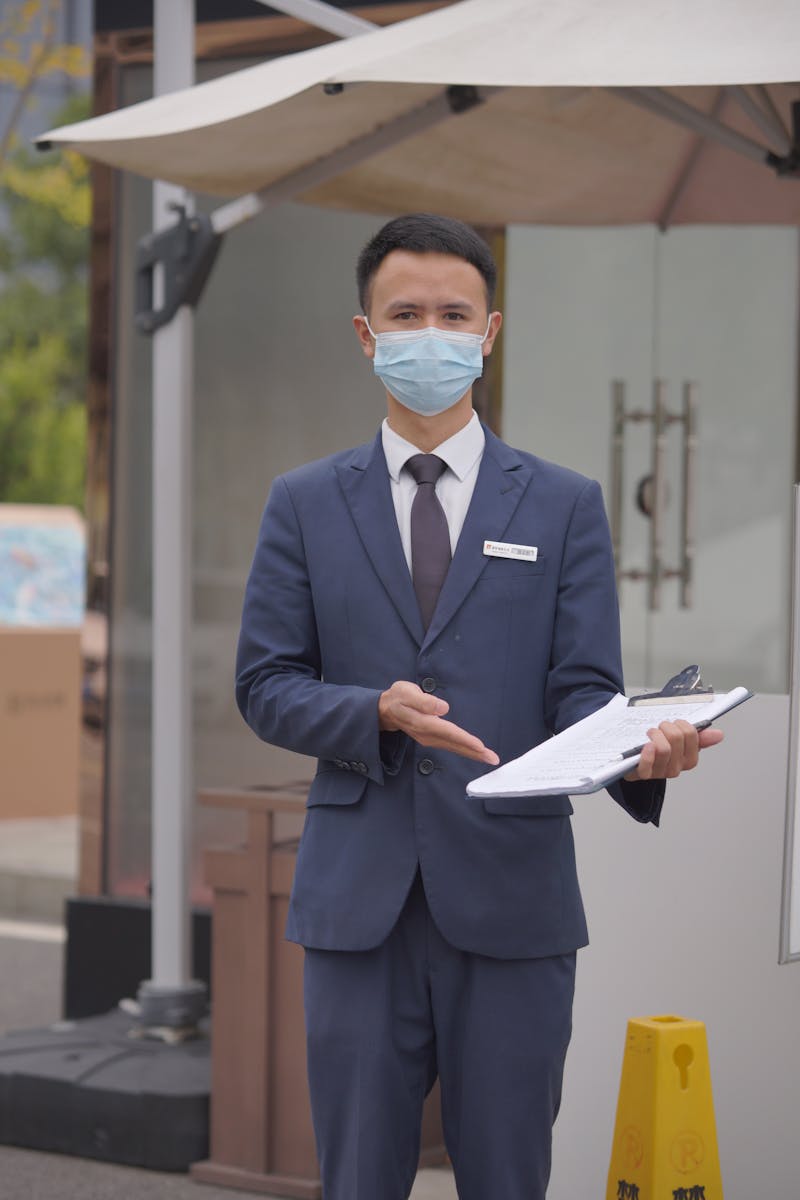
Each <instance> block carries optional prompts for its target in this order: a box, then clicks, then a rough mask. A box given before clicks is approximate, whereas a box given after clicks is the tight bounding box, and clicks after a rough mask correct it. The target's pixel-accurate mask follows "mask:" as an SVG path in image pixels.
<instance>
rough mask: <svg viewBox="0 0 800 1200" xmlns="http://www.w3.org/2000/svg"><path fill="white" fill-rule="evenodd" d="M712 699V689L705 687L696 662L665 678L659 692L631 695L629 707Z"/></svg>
mask: <svg viewBox="0 0 800 1200" xmlns="http://www.w3.org/2000/svg"><path fill="white" fill-rule="evenodd" d="M713 699H714V689H713V688H712V687H706V685H705V684H704V683H703V680H702V679H701V678H700V668H699V667H698V665H697V663H693V664H692V665H691V666H689V667H684V668H683V670H682V671H679V672H678V674H677V675H673V676H672V678H671V679H669V680H667V682H666V683H665V684H664V686H663V688H662V689H661V691H660V692H645V693H644V694H643V695H641V696H631V698H630V699H629V700H628V707H629V708H636V707H637V706H639V705H645V704H665V703H666V704H702V703H703V701H704V700H705V701H708V702H710V701H711V700H713Z"/></svg>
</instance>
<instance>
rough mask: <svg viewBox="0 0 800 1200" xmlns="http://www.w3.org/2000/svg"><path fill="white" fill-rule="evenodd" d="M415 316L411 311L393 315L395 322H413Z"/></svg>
mask: <svg viewBox="0 0 800 1200" xmlns="http://www.w3.org/2000/svg"><path fill="white" fill-rule="evenodd" d="M416 316H417V314H416V313H415V312H413V311H412V310H411V309H408V310H407V311H406V312H399V313H395V315H394V319H395V321H414V320H415V319H416Z"/></svg>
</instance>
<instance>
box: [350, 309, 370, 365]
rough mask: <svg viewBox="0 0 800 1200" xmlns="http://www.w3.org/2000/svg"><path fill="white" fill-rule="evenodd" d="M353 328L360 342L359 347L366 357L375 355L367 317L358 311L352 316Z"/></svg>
mask: <svg viewBox="0 0 800 1200" xmlns="http://www.w3.org/2000/svg"><path fill="white" fill-rule="evenodd" d="M353 328H354V329H355V331H356V337H357V338H358V340H359V342H360V343H361V349H362V350H363V351H364V354H365V355H366V356H367V358H374V357H375V339H374V337H373V336H372V334H371V333H370V331H369V329H368V328H367V318H366V317H365V316H362V314H361V313H358V315H357V316H355V317H353Z"/></svg>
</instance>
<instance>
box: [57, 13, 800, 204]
mask: <svg viewBox="0 0 800 1200" xmlns="http://www.w3.org/2000/svg"><path fill="white" fill-rule="evenodd" d="M277 7H281V5H278V6H277ZM798 63H800V10H798V8H797V5H796V3H794V2H793V0H763V2H762V3H760V4H758V5H755V4H753V3H752V2H751V0H645V2H642V0H608V2H606V3H604V4H602V5H599V4H597V3H596V2H595V0H560V2H559V4H557V5H554V4H552V3H550V2H549V0H463V2H462V3H458V4H453V5H450V6H448V7H446V8H443V9H439V10H437V11H436V12H433V13H429V14H426V15H424V16H421V17H417V18H415V19H413V20H409V21H404V22H400V23H398V24H396V25H393V26H390V27H388V28H385V29H379V30H376V31H375V32H372V33H367V34H365V35H363V36H359V37H353V38H349V39H346V40H343V41H339V42H335V43H332V44H329V45H325V46H321V47H318V48H316V49H313V50H308V51H305V52H303V53H300V54H294V55H290V56H286V57H284V58H280V59H276V60H272V61H269V62H266V63H263V64H261V65H259V66H256V67H252V68H249V69H247V70H243V71H237V72H234V73H232V74H230V75H227V76H224V77H222V78H220V79H216V80H213V81H212V82H209V83H204V84H200V85H198V86H196V87H192V88H188V89H185V90H183V91H179V92H174V93H172V94H171V95H168V96H160V97H158V98H156V99H153V100H148V101H145V102H143V103H141V104H137V105H133V106H131V107H130V108H127V109H123V110H120V111H117V112H114V113H110V114H107V115H105V116H101V117H97V118H94V119H92V120H89V121H83V122H80V123H79V124H76V125H71V126H66V127H63V128H61V129H58V130H53V131H50V132H49V133H47V134H45V135H43V138H42V139H40V141H42V142H44V143H47V144H52V145H62V146H71V147H72V148H74V149H77V150H80V151H82V152H83V153H85V154H87V155H88V156H89V157H91V158H94V159H97V160H98V161H101V162H105V163H109V164H111V165H113V166H117V167H123V168H126V169H128V170H132V171H135V172H138V173H139V174H142V175H146V176H150V177H152V178H160V179H166V180H169V181H171V182H173V183H177V184H180V185H182V186H184V187H186V188H189V189H191V190H193V191H200V192H206V193H210V194H212V195H219V196H237V195H241V194H242V193H243V192H251V191H259V192H261V193H262V195H263V198H264V201H265V202H266V203H269V202H270V201H271V200H272V199H273V198H274V199H285V198H287V195H289V194H290V195H291V196H292V198H293V199H299V200H303V201H307V202H309V203H312V204H321V205H326V206H332V207H336V208H345V209H355V210H358V211H362V212H376V213H382V212H387V213H388V212H397V211H403V210H410V209H434V210H440V211H446V212H448V213H451V214H453V215H455V216H460V217H462V218H463V219H465V220H469V221H472V222H475V223H479V224H481V223H482V224H503V223H516V222H538V223H548V224H566V225H572V224H592V225H598V224H629V223H635V222H647V221H656V222H659V223H661V224H663V225H665V224H668V223H670V224H674V223H685V222H693V223H694V222H707V221H714V222H725V223H744V222H758V223H770V222H776V223H796V222H797V221H798V220H799V219H800V188H798V187H795V186H793V180H792V179H791V178H789V177H790V176H794V177H795V179H796V178H797V175H798V171H799V170H800V155H798V145H797V143H798V134H800V130H797V129H795V130H793V128H792V115H793V114H792V105H793V103H794V102H798V104H800V86H798V84H797V83H796V82H794V80H795V78H796V76H797V75H798V74H800V70H799V68H798ZM665 117H666V118H668V119H664V118H665ZM798 123H799V124H800V120H799V121H798ZM699 134H702V135H703V136H704V138H705V141H704V143H703V147H702V152H700V153H698V135H699Z"/></svg>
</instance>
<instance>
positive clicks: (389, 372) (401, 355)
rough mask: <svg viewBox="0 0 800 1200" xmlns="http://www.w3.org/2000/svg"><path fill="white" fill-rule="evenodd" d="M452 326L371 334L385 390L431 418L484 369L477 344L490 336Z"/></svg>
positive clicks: (445, 408)
mask: <svg viewBox="0 0 800 1200" xmlns="http://www.w3.org/2000/svg"><path fill="white" fill-rule="evenodd" d="M489 325H491V317H490V318H489V324H487V326H486V333H484V335H483V337H481V335H480V334H479V333H461V332H460V331H459V330H456V329H452V330H451V329H437V328H436V326H434V325H428V326H426V327H425V328H424V329H410V330H408V331H406V330H405V329H400V330H392V331H391V332H390V333H373V331H372V326H371V325H370V323H369V321H367V329H369V331H370V333H371V334H372V336H373V337H374V338H375V357H374V359H373V367H374V369H375V374H376V375H377V376H378V378H379V379H381V380H382V381H383V384H384V386H385V387H386V388H387V390H388V391H389V392H391V394H392V395H393V396H394V397H395V399H397V400H399V401H400V403H401V404H403V405H405V407H406V408H410V409H411V411H412V412H415V413H419V414H420V415H421V416H423V417H433V416H436V414H437V413H442V412H445V411H446V410H447V409H448V408H452V407H453V405H454V404H455V403H456V402H457V401H458V400H460V399H461V397H462V396H463V395H464V393H465V392H467V391H468V390H469V388H470V387H471V386H472V384H473V383H474V382H475V380H476V379H477V378H478V376H479V375H481V374H482V373H483V352H482V346H483V343H484V342H485V341H486V339H487V337H488V336H489Z"/></svg>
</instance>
